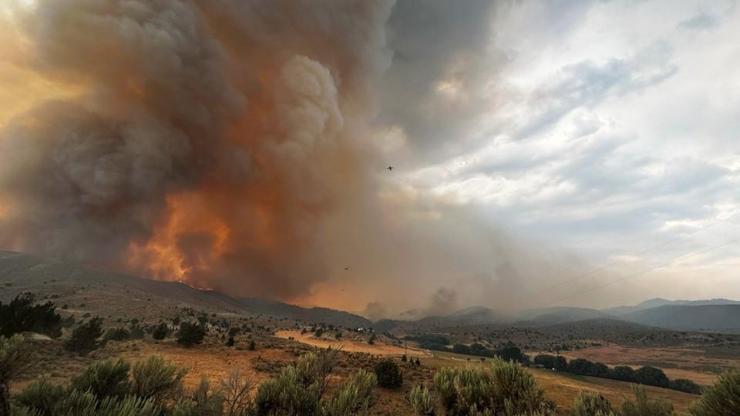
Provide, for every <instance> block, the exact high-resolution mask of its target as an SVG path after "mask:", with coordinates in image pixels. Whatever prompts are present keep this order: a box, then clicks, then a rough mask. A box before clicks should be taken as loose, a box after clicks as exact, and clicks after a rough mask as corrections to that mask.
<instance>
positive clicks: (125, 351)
mask: <svg viewBox="0 0 740 416" xmlns="http://www.w3.org/2000/svg"><path fill="white" fill-rule="evenodd" d="M291 337H292V338H293V340H289V339H288V338H291ZM36 345H37V346H38V348H37V350H38V353H39V365H38V366H36V369H35V371H34V372H33V373H32V374H29V376H28V377H27V378H26V379H25V380H23V381H22V382H20V383H16V384H15V385H14V386H13V387H14V390H15V391H18V390H19V389H21V388H23V387H24V386H25V385H26V384H27V383H28V382H29V381H30V380H31V379H32V378H33V377H37V376H40V375H46V376H49V377H50V378H51V380H52V381H54V382H58V383H61V382H65V381H67V380H68V379H69V378H70V377H71V376H72V375H73V374H76V373H78V372H79V371H80V370H81V369H83V368H84V367H85V366H86V365H89V364H90V363H92V362H93V361H96V360H100V359H106V358H118V357H120V358H124V359H126V360H129V361H132V362H133V361H137V360H140V359H142V358H145V357H147V356H150V355H160V356H162V357H164V358H165V359H166V360H168V361H170V362H172V363H174V364H177V365H178V366H180V367H183V368H186V369H188V373H187V376H186V377H185V379H184V382H185V383H184V384H185V387H186V388H193V387H194V386H195V385H196V384H197V383H199V381H200V380H201V378H203V377H207V378H209V379H210V380H211V381H212V382H216V383H218V380H221V379H224V378H225V377H226V376H227V375H228V374H229V372H231V371H234V370H239V371H240V372H241V373H242V374H245V375H246V376H247V377H248V378H249V379H250V381H252V383H253V384H254V385H257V384H258V383H259V382H260V381H262V380H264V379H265V378H267V377H270V376H272V375H274V374H275V373H277V372H278V371H279V370H280V368H282V367H283V366H285V365H287V364H289V363H291V362H292V361H293V360H295V359H296V358H297V357H298V356H299V355H301V354H302V353H304V352H306V351H309V350H311V349H313V348H316V347H319V348H326V347H329V346H331V347H333V348H337V347H342V353H341V354H340V356H341V359H340V363H339V366H338V368H337V369H336V371H335V372H334V375H333V376H332V378H331V383H332V384H333V385H336V384H338V383H340V382H341V381H342V380H343V379H344V378H345V377H347V376H348V375H349V374H351V373H352V372H354V371H356V370H357V369H359V368H365V369H371V368H372V367H373V366H374V364H375V363H377V361H378V360H379V359H382V358H388V357H395V359H396V362H398V363H399V364H401V367H402V370H403V373H404V385H403V387H402V388H401V389H400V390H398V391H388V390H383V389H377V394H376V401H375V405H374V406H373V408H372V413H371V414H373V415H404V414H411V413H412V411H411V408H410V405H409V403H408V401H407V399H406V398H407V395H408V392H409V390H410V389H411V387H412V386H414V385H417V384H427V385H430V384H431V383H432V378H433V376H434V372H435V371H436V370H437V369H439V368H441V367H452V366H481V365H486V362H484V361H482V360H481V359H480V358H476V357H469V356H465V355H460V354H453V353H445V352H429V351H425V350H419V349H409V350H408V351H407V352H408V353H409V355H414V356H415V357H419V358H420V361H421V365H420V366H415V365H414V364H411V363H401V361H400V360H399V359H398V358H400V356H401V355H402V354H403V353H404V352H406V350H404V349H403V348H401V347H398V346H395V345H388V344H383V343H376V344H374V345H370V344H367V343H365V344H362V343H360V342H358V341H350V340H345V341H343V342H335V341H332V340H329V339H316V338H314V337H313V336H312V335H310V334H303V336H301V334H300V332H299V331H293V330H290V331H288V330H285V331H278V332H277V337H269V336H268V337H261V338H259V339H258V347H257V349H256V350H255V351H249V350H248V349H247V348H246V345H247V342H246V338H241V339H239V341H238V342H237V345H236V347H234V348H228V347H225V346H223V345H222V344H220V343H217V342H214V340H211V341H210V342H208V343H206V344H204V345H197V346H194V347H191V348H184V347H182V346H179V345H178V344H176V343H175V342H174V340H167V341H164V342H155V341H151V340H133V341H122V342H108V343H107V344H106V345H105V347H103V348H101V349H99V350H97V351H94V352H92V353H91V354H89V355H87V356H83V357H80V356H76V355H73V354H71V353H67V352H65V351H64V350H63V348H62V347H61V345H59V343H58V342H57V341H37V344H36ZM612 349H614V350H615V351H616V350H617V349H616V347H612ZM605 351H608V350H607V349H604V348H602V349H599V350H597V351H590V354H591V355H588V357H590V359H597V358H598V359H604V358H605V357H607V355H606V352H605ZM631 354H633V355H634V356H639V354H638V352H635V351H631ZM646 354H647V353H646ZM605 361H606V360H605ZM530 371H531V372H532V374H533V375H534V376H535V378H536V380H537V382H538V383H539V385H540V386H541V387H542V388H543V389H544V390H545V392H546V396H547V397H548V398H549V399H550V400H553V401H554V402H555V403H556V404H557V405H558V408H559V412H560V414H563V415H565V414H567V413H568V411H569V410H570V407H571V405H572V403H573V400H574V399H575V397H576V396H577V395H578V394H579V393H580V392H581V391H592V392H597V393H600V394H602V395H604V396H605V397H607V398H608V399H609V400H611V401H612V402H613V403H615V404H619V403H621V402H622V401H623V400H624V399H625V398H630V397H631V396H632V387H633V386H632V385H631V384H630V383H625V382H620V381H615V380H607V379H600V378H592V377H581V376H572V375H568V374H565V373H556V372H552V371H548V370H540V369H530ZM697 374H701V373H698V372H697ZM216 385H218V384H216ZM646 390H647V392H648V394H649V395H650V396H651V397H660V398H663V399H666V400H669V401H670V402H672V403H673V405H674V407H675V409H676V410H677V411H678V412H680V413H683V412H685V411H686V410H687V409H688V406H689V405H690V403H691V402H692V401H694V400H696V398H697V397H698V396H694V395H690V394H686V393H681V392H677V391H673V390H668V389H662V388H657V387H646Z"/></svg>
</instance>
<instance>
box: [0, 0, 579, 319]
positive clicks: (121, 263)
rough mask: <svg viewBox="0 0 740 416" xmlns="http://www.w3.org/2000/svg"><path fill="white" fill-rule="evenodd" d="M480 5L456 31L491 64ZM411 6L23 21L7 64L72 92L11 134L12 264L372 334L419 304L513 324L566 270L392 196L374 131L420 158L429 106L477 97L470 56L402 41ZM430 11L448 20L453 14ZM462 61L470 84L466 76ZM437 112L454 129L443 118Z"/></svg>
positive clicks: (82, 2) (90, 3)
mask: <svg viewBox="0 0 740 416" xmlns="http://www.w3.org/2000/svg"><path fill="white" fill-rule="evenodd" d="M484 3H488V2H482V3H480V4H479V3H475V4H476V5H478V6H480V7H482V8H483V10H482V13H481V14H476V13H475V12H476V10H475V9H474V8H470V7H468V6H466V7H465V10H463V11H464V12H465V13H463V16H462V17H461V18H466V16H471V15H476V16H479V18H478V19H476V20H475V23H476V25H477V26H476V27H475V28H471V29H469V31H468V32H465V33H461V34H459V36H457V37H452V38H451V41H453V42H461V43H466V42H468V41H469V40H471V39H472V40H474V42H473V43H471V44H470V46H471V47H477V46H479V45H480V44H481V39H482V38H485V34H486V33H487V31H488V28H487V27H486V23H487V22H488V20H487V19H484V18H482V17H481V16H486V15H487V13H488V12H489V11H488V6H486V5H485V4H484ZM466 4H467V2H466ZM406 6H408V5H407V4H405V3H403V2H402V3H399V4H398V5H394V3H393V2H390V1H365V0H357V1H325V2H316V1H312V0H305V1H301V0H271V1H236V0H214V1H195V0H192V1H190V0H127V1H115V0H68V1H56V0H37V1H36V2H35V3H34V4H33V5H32V6H30V7H29V6H24V5H22V4H20V3H19V4H17V5H15V6H12V7H8V8H7V10H6V12H7V13H6V15H5V16H4V19H6V21H5V22H4V23H7V25H6V27H7V28H8V29H6V31H7V33H4V34H3V38H6V37H7V38H10V39H11V40H12V41H13V44H14V45H17V50H16V51H15V52H16V53H14V54H13V57H12V60H13V63H12V64H13V65H14V66H15V68H16V69H20V70H22V71H23V72H24V73H28V74H33V76H34V77H39V78H40V79H43V80H45V82H48V83H50V84H53V85H55V86H56V87H57V88H58V89H60V90H64V91H71V93H69V94H66V95H63V96H61V97H60V96H55V97H53V98H48V97H47V98H44V99H37V100H35V102H34V105H33V106H32V107H31V108H29V109H27V111H23V112H20V113H19V114H15V115H14V117H12V118H11V119H10V120H9V121H8V122H7V123H6V124H5V125H4V126H3V127H2V131H1V132H0V247H3V248H9V249H15V250H23V251H30V252H37V253H43V254H47V255H53V256H59V257H64V258H72V259H75V260H79V261H83V262H86V263H88V264H92V265H95V266H97V267H105V268H112V269H116V270H122V271H127V272H131V273H136V274H140V275H144V276H149V277H152V278H157V279H167V280H182V281H184V282H187V283H189V284H191V285H194V286H197V287H209V288H214V289H217V290H221V291H224V292H225V293H227V294H230V295H234V296H267V297H274V298H280V299H284V300H291V301H298V302H304V303H322V304H325V305H329V306H337V307H345V308H353V309H356V310H357V309H362V308H363V307H364V306H365V304H367V303H370V305H371V306H370V308H369V309H371V310H372V311H373V312H372V314H373V315H374V316H375V317H379V316H381V315H386V314H389V313H390V312H388V311H389V310H400V308H407V307H411V306H419V307H421V306H422V305H426V304H431V306H430V307H429V308H430V310H432V309H433V310H435V311H442V310H448V309H450V308H451V307H452V305H461V304H464V303H470V302H474V303H482V304H489V305H492V304H499V305H502V306H512V304H511V303H512V301H511V298H510V296H509V295H510V294H511V293H512V292H511V291H519V290H521V291H524V290H525V289H526V288H527V287H533V286H536V285H537V282H538V278H545V276H540V275H539V271H540V270H549V272H548V276H547V277H548V278H552V276H555V275H558V274H565V272H564V271H562V270H561V269H558V267H555V266H553V264H552V263H551V262H549V261H547V260H542V259H540V260H536V261H534V260H532V259H531V258H528V257H527V256H523V254H522V253H523V252H524V250H519V248H517V247H516V244H514V243H513V242H512V241H510V240H509V239H507V238H506V237H505V233H504V232H502V231H501V230H497V229H494V228H491V227H490V225H489V224H487V223H486V222H485V221H483V220H480V219H476V217H475V216H474V215H471V213H470V212H468V211H466V210H464V209H462V208H460V207H459V206H457V205H455V204H453V203H451V202H448V201H439V200H435V199H434V198H432V197H429V196H423V195H417V194H415V193H414V191H413V190H411V189H409V188H406V187H404V186H403V184H400V183H397V182H391V181H388V180H387V179H385V178H384V176H387V175H389V174H391V173H389V172H388V171H387V170H385V167H386V166H387V165H388V164H389V161H388V160H387V159H388V157H387V156H388V155H387V153H385V152H384V150H383V148H382V146H381V144H380V140H379V139H378V137H379V135H380V134H381V133H379V132H382V131H387V128H388V126H389V125H391V124H392V125H395V126H400V128H403V129H404V131H405V134H407V135H410V136H412V137H414V139H415V140H416V139H417V135H422V136H423V134H424V132H430V131H432V130H435V127H434V125H433V124H432V125H425V124H424V118H423V117H421V116H420V115H419V114H410V112H411V108H412V107H413V105H414V101H415V100H416V99H417V98H420V97H421V95H422V93H423V91H424V89H425V88H427V87H428V86H429V85H433V84H434V83H435V82H437V81H438V80H439V79H440V78H445V77H448V76H449V75H450V74H452V76H453V78H454V77H458V78H454V79H453V81H454V80H455V79H458V80H459V81H460V82H461V83H462V84H465V83H466V82H468V81H467V80H468V79H469V78H470V77H474V76H475V74H476V73H477V72H476V71H478V70H479V69H480V65H479V63H477V61H476V60H474V59H472V58H471V59H472V60H471V59H467V58H466V57H468V58H470V57H473V56H474V53H473V51H471V50H468V51H465V54H464V56H451V57H443V56H436V55H433V54H432V52H431V50H430V49H428V48H427V47H426V46H425V47H421V46H420V44H419V43H420V42H421V38H420V36H421V35H420V34H419V33H417V32H413V30H412V29H413V28H410V27H404V22H405V21H406V19H405V17H404V16H405V15H407V14H408V13H409V9H408V7H406ZM427 7H429V8H430V9H429V12H430V13H431V14H430V16H433V17H434V18H439V16H440V14H439V10H437V9H436V8H438V7H440V5H439V4H437V3H434V2H430V3H429V5H428V6H427ZM471 7H472V3H471ZM468 9H470V10H468ZM412 23H413V22H410V23H409V24H412ZM413 24H418V22H417V23H413ZM389 27H390V28H392V29H393V30H391V32H392V33H393V45H392V44H390V43H389V42H388V41H387V39H386V34H387V32H388V28H389ZM476 28H478V29H476ZM429 29H430V30H431V29H432V27H431V26H429ZM476 30H480V31H481V32H480V33H478V32H476ZM409 31H411V32H413V33H411V34H406V35H405V34H404V33H406V32H409ZM404 36H406V39H407V40H409V41H408V42H404V41H403V37H404ZM394 45H396V46H394ZM399 45H400V46H399ZM404 45H405V48H406V54H405V57H404V56H402V55H403V54H398V50H401V49H403V47H404ZM415 51H419V52H418V53H419V55H418V56H420V60H419V61H418V64H420V65H424V66H430V65H431V66H435V68H436V69H433V70H430V72H426V73H424V74H423V77H421V79H420V80H419V82H418V83H416V84H414V85H413V86H412V87H410V89H409V90H408V93H407V94H405V95H403V96H398V97H399V99H398V101H397V102H396V105H395V106H392V105H390V104H389V103H391V102H393V101H394V100H393V97H394V94H392V93H391V92H390V91H391V90H392V89H397V88H400V87H401V85H400V84H403V83H404V80H408V79H409V78H410V77H411V76H412V75H413V73H414V72H413V67H412V65H413V61H414V56H415V53H416V52H415ZM394 53H395V55H394ZM404 59H406V60H404ZM466 59H467V60H466ZM409 60H410V61H409ZM453 61H454V62H457V63H458V64H457V66H450V65H448V64H450V63H451V62H453ZM397 62H402V65H401V66H400V67H398V66H394V65H396V63H397ZM466 62H472V63H473V64H472V69H471V70H470V71H466V70H463V69H460V68H462V67H461V65H463V66H464V65H465V63H466ZM450 71H452V72H450ZM455 71H458V72H455ZM460 71H462V72H460ZM388 80H391V81H392V82H388V83H387V85H390V87H389V88H390V89H385V90H382V91H381V90H379V88H378V85H380V84H381V83H383V82H386V81H388ZM379 91H381V93H379ZM385 104H387V105H385ZM473 104H474V103H473ZM398 105H402V106H404V107H406V108H405V109H403V111H401V110H400V109H399V107H398ZM471 105H472V104H471ZM383 108H385V110H383ZM394 108H395V109H397V110H398V111H394V110H393V109H394ZM433 109H434V111H433V113H431V116H432V119H434V120H439V117H435V116H434V114H441V113H443V110H444V108H443V107H440V106H437V105H436V104H435V105H433ZM427 116H428V114H427ZM458 116H459V114H458ZM401 118H403V120H401ZM455 126H456V125H455ZM455 126H453V127H455ZM446 132H447V133H449V134H452V131H447V130H446ZM430 140H432V141H439V140H442V139H441V138H440V137H439V136H438V135H435V136H434V137H432V138H431V139H430ZM529 251H530V253H531V252H532V250H531V249H530V250H529ZM520 275H526V276H533V278H531V279H529V280H527V279H519V277H518V276H520ZM440 288H442V289H440ZM449 288H455V290H452V289H449ZM430 299H431V301H430ZM507 300H508V302H509V303H510V304H507V303H506V302H507Z"/></svg>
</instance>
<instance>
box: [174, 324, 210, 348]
mask: <svg viewBox="0 0 740 416" xmlns="http://www.w3.org/2000/svg"><path fill="white" fill-rule="evenodd" d="M205 335H206V330H205V328H204V327H203V326H202V325H198V324H195V323H192V322H182V323H181V324H180V330H179V331H178V332H177V343H178V344H181V345H184V346H186V347H190V346H193V345H195V344H200V343H201V342H203V337H205Z"/></svg>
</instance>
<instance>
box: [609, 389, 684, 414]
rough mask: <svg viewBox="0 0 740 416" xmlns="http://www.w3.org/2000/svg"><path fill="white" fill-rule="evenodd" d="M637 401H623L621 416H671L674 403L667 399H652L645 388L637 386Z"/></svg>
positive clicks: (635, 391)
mask: <svg viewBox="0 0 740 416" xmlns="http://www.w3.org/2000/svg"><path fill="white" fill-rule="evenodd" d="M633 391H634V393H635V401H629V400H628V401H626V402H624V403H622V408H621V412H620V416H671V415H672V414H673V405H672V404H671V403H669V402H667V401H665V400H661V399H655V400H651V399H649V398H648V397H647V393H645V389H644V388H642V387H635V388H634V389H633Z"/></svg>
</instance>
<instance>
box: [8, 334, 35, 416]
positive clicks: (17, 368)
mask: <svg viewBox="0 0 740 416" xmlns="http://www.w3.org/2000/svg"><path fill="white" fill-rule="evenodd" d="M30 362H31V355H30V352H29V348H28V346H27V345H26V343H25V342H24V341H23V338H22V337H21V336H20V335H15V336H12V337H10V338H5V337H3V336H0V414H5V415H7V414H8V413H10V398H9V392H10V382H11V381H12V380H13V379H15V378H16V377H18V376H19V375H21V374H22V373H23V371H25V370H26V368H27V367H28V366H29V365H30Z"/></svg>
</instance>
